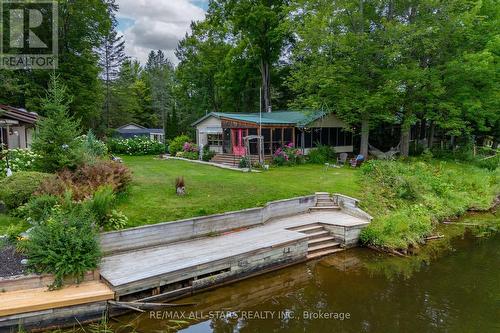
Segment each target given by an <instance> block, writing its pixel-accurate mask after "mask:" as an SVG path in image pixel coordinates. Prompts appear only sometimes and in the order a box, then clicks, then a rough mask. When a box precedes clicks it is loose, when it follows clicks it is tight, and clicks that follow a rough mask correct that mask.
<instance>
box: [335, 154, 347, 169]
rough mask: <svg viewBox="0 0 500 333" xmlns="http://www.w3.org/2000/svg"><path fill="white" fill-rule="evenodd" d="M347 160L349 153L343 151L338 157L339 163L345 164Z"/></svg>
mask: <svg viewBox="0 0 500 333" xmlns="http://www.w3.org/2000/svg"><path fill="white" fill-rule="evenodd" d="M346 161H347V153H341V154H340V155H339V157H337V164H338V165H340V166H344V165H345V162H346Z"/></svg>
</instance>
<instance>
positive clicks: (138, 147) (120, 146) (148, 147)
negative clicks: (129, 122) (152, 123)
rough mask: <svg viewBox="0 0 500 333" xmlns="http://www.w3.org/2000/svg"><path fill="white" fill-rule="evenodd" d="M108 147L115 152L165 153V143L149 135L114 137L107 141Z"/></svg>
mask: <svg viewBox="0 0 500 333" xmlns="http://www.w3.org/2000/svg"><path fill="white" fill-rule="evenodd" d="M107 146H108V149H109V151H110V152H111V153H113V154H125V155H136V156H138V155H159V154H163V153H165V145H164V144H163V143H161V142H158V141H154V140H150V139H149V138H147V137H142V136H136V137H133V138H130V139H121V138H113V139H109V140H108V141H107Z"/></svg>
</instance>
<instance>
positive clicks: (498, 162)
mask: <svg viewBox="0 0 500 333" xmlns="http://www.w3.org/2000/svg"><path fill="white" fill-rule="evenodd" d="M474 164H475V165H477V166H478V167H480V168H483V169H488V170H491V171H493V170H496V169H497V168H498V167H499V166H500V155H496V156H494V157H489V158H486V159H484V158H481V159H478V160H476V162H475V163H474Z"/></svg>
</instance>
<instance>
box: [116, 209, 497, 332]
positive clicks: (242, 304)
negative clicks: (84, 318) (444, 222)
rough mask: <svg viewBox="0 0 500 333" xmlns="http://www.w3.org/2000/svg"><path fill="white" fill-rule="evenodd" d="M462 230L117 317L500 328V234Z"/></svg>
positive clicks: (289, 328) (285, 327) (222, 324)
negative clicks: (398, 253)
mask: <svg viewBox="0 0 500 333" xmlns="http://www.w3.org/2000/svg"><path fill="white" fill-rule="evenodd" d="M488 218H495V217H494V216H489V217H488ZM496 218H498V216H497V217H496ZM469 220H470V219H469ZM472 220H473V219H472ZM446 228H453V227H452V226H449V227H446ZM462 232H463V230H462V231H460V232H458V233H457V235H460V236H458V237H455V238H453V239H452V240H449V239H444V240H434V241H431V242H430V245H429V246H426V247H425V249H423V250H421V252H420V254H419V255H417V256H414V257H411V258H396V257H388V256H387V255H384V254H380V253H376V252H374V251H371V250H368V249H362V248H358V249H352V250H348V251H345V252H342V253H340V254H335V255H333V256H330V257H326V258H324V259H322V260H319V261H315V262H309V263H306V264H299V265H296V266H292V267H290V268H287V269H283V270H280V271H276V272H273V273H269V274H266V275H262V276H259V277H255V278H251V279H248V280H244V281H241V282H238V283H234V284H230V285H227V286H224V287H220V288H217V289H214V290H212V291H208V292H204V293H201V294H197V295H195V296H192V297H189V298H185V299H182V300H180V301H178V302H179V303H196V306H190V307H183V308H170V309H168V310H167V312H161V313H145V314H140V315H137V314H131V315H128V316H125V317H121V318H119V320H120V322H121V324H114V325H123V324H124V323H127V324H128V325H127V327H121V328H122V329H123V330H124V331H129V330H131V329H132V328H133V329H135V330H136V331H137V332H177V331H179V332H187V333H198V332H217V333H219V332H221V333H222V332H500V234H499V233H496V234H494V235H492V236H490V237H483V238H478V237H475V236H473V235H472V234H471V233H470V232H468V233H465V234H464V235H462ZM328 316H330V318H325V317H328Z"/></svg>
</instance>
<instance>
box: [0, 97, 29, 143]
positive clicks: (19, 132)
mask: <svg viewBox="0 0 500 333" xmlns="http://www.w3.org/2000/svg"><path fill="white" fill-rule="evenodd" d="M37 120H38V114H36V113H35V112H28V111H27V110H25V109H21V108H15V107H12V106H9V105H4V104H0V145H1V148H2V149H4V148H6V149H19V148H20V149H27V148H30V147H31V143H32V141H33V133H34V130H35V124H36V122H37Z"/></svg>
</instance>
